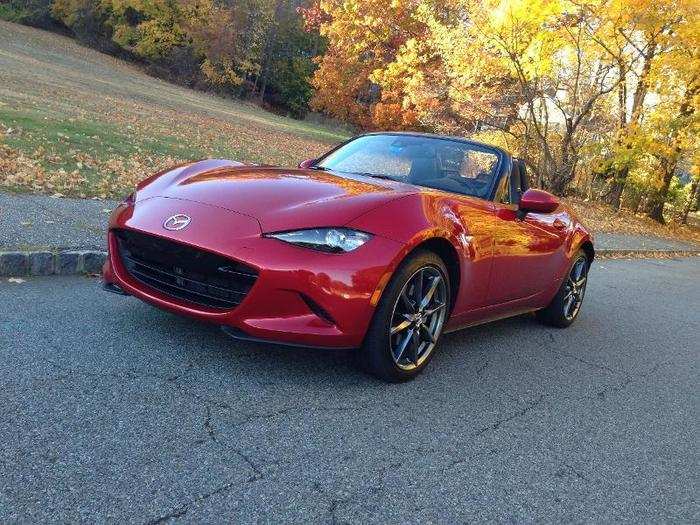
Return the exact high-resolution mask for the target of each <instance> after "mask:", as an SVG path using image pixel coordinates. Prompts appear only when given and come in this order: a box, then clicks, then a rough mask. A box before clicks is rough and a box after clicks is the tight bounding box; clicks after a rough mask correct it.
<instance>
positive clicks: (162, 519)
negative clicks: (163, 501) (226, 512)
mask: <svg viewBox="0 0 700 525" xmlns="http://www.w3.org/2000/svg"><path fill="white" fill-rule="evenodd" d="M237 484H238V483H237V482H236V481H229V482H227V483H225V484H223V485H221V486H220V487H217V488H215V489H214V490H212V491H210V492H206V493H204V494H200V495H199V496H197V497H195V498H193V499H191V500H189V501H188V502H187V503H184V504H182V505H180V506H179V507H177V508H175V509H173V510H171V511H169V512H168V513H166V514H163V515H162V516H159V517H157V518H155V519H152V520H149V521H147V522H146V523H147V524H148V525H158V524H160V523H167V522H168V521H170V520H172V519H175V518H181V517H183V516H184V515H186V514H187V513H188V512H189V510H190V507H191V506H193V505H198V504H200V503H204V502H205V501H207V500H208V499H209V498H211V497H213V496H216V495H218V494H222V493H224V492H227V491H229V490H231V489H232V488H234V487H235V486H236V485H237Z"/></svg>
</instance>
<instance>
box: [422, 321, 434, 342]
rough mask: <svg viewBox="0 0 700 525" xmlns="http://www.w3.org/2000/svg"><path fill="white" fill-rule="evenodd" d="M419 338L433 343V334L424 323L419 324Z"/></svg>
mask: <svg viewBox="0 0 700 525" xmlns="http://www.w3.org/2000/svg"><path fill="white" fill-rule="evenodd" d="M420 333H421V339H422V340H423V341H425V342H427V343H433V344H434V343H435V336H434V335H433V334H432V332H431V331H430V330H429V329H428V327H427V326H425V325H424V324H422V325H420Z"/></svg>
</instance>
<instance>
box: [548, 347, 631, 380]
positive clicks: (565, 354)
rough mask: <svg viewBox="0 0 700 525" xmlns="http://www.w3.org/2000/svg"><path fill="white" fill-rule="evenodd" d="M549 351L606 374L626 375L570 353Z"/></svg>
mask: <svg viewBox="0 0 700 525" xmlns="http://www.w3.org/2000/svg"><path fill="white" fill-rule="evenodd" d="M548 350H549V351H550V352H552V353H553V354H557V355H560V356H563V357H568V358H569V359H573V360H574V361H578V362H579V363H583V364H584V365H587V366H590V367H593V368H597V369H598V370H603V371H604V372H608V373H610V374H614V375H619V374H621V373H624V370H615V369H614V368H611V367H609V366H607V365H603V364H600V363H596V362H594V361H588V360H586V359H583V358H581V357H579V356H577V355H574V354H570V353H569V352H565V351H563V350H555V349H553V348H548Z"/></svg>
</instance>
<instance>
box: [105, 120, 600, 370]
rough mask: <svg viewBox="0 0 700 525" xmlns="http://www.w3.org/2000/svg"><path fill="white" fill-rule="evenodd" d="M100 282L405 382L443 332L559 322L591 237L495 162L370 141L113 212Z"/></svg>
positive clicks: (143, 189)
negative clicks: (346, 358) (344, 355)
mask: <svg viewBox="0 0 700 525" xmlns="http://www.w3.org/2000/svg"><path fill="white" fill-rule="evenodd" d="M108 235H109V257H108V259H107V262H106V263H105V266H104V272H103V273H104V286H105V287H106V288H107V289H108V290H111V291H114V292H117V293H123V294H129V295H133V296H135V297H137V298H139V299H142V300H143V301H146V302H148V303H150V304H152V305H154V306H157V307H159V308H163V309H165V310H169V311H171V312H175V313H178V314H183V315H187V316H190V317H194V318H196V319H200V320H203V321H208V322H210V323H215V324H217V325H220V326H221V327H222V328H223V330H224V331H225V332H226V333H228V334H229V335H231V336H233V337H236V338H240V339H247V340H254V341H264V342H274V343H283V344H288V345H296V346H310V347H321V348H351V349H356V351H357V356H358V358H359V361H360V363H361V364H362V365H363V366H364V368H365V369H366V370H368V371H369V372H371V373H373V374H375V375H378V376H380V377H382V378H384V379H387V380H390V381H400V380H405V379H409V378H411V377H414V376H415V375H416V374H418V373H419V372H420V371H421V370H423V369H424V368H425V367H426V365H427V364H428V362H429V361H430V360H431V358H432V357H433V355H434V354H435V350H436V348H437V346H438V344H439V340H440V336H441V335H442V334H443V333H445V332H449V331H453V330H457V329H460V328H463V327H467V326H471V325H475V324H479V323H484V322H486V321H491V320H495V319H501V318H504V317H509V316H514V315H518V314H522V313H526V312H536V315H537V317H538V318H539V319H540V320H542V321H543V322H545V323H547V324H550V325H554V326H557V327H565V326H568V325H570V324H571V323H572V322H573V321H574V319H575V318H576V316H577V315H578V313H579V311H580V309H581V304H582V302H583V298H584V293H585V291H586V280H587V275H588V270H589V268H590V265H591V262H592V260H593V256H594V252H593V243H592V238H591V235H590V234H589V233H588V232H587V231H586V229H585V228H584V227H583V226H582V225H581V223H580V222H579V221H578V220H577V219H576V217H575V216H574V215H573V213H572V212H571V211H570V210H569V209H567V208H566V207H565V206H564V205H563V204H560V203H559V202H558V201H557V199H556V198H555V197H554V196H552V195H550V194H548V193H545V192H543V191H539V190H535V189H528V179H527V175H526V170H525V165H524V163H523V162H522V161H521V160H518V159H515V158H513V157H511V156H510V155H509V154H508V153H506V152H505V151H503V150H501V149H498V148H495V147H491V146H487V145H485V144H480V143H477V142H472V141H469V140H464V139H460V138H454V137H443V136H436V135H426V134H417V133H370V134H366V135H361V136H359V137H356V138H354V139H351V140H349V141H348V142H346V143H344V144H342V145H340V146H338V147H337V148H335V149H333V150H331V151H330V152H328V153H326V154H325V155H323V156H322V157H320V158H317V159H312V160H307V161H304V162H302V163H301V164H300V165H299V167H298V168H296V169H287V168H277V167H267V166H256V165H246V164H242V163H239V162H234V161H228V160H204V161H200V162H194V163H190V164H186V165H183V166H179V167H176V168H174V169H171V170H168V171H164V172H161V173H158V174H156V175H154V176H152V177H150V178H148V179H146V180H144V181H143V182H142V183H140V184H139V185H138V187H137V189H136V191H135V192H134V193H133V194H132V195H130V196H129V197H128V198H126V199H125V200H124V202H122V203H121V204H120V205H119V206H118V207H117V209H116V210H115V211H114V212H113V214H112V216H111V218H110V223H109V234H108Z"/></svg>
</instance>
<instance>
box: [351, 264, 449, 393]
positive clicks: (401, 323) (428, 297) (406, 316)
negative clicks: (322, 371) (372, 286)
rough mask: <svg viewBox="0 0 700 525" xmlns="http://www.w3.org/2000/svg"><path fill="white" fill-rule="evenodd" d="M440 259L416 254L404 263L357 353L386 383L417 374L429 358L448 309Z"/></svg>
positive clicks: (390, 285) (445, 276) (385, 295)
mask: <svg viewBox="0 0 700 525" xmlns="http://www.w3.org/2000/svg"><path fill="white" fill-rule="evenodd" d="M447 275H448V274H447V269H446V268H445V264H444V263H443V262H442V259H440V257H438V256H437V255H435V254H434V253H432V252H427V251H421V252H418V253H416V254H414V255H412V256H410V257H409V258H408V259H407V260H406V261H404V262H403V263H402V264H401V266H400V267H399V269H398V270H397V271H396V273H395V274H394V276H393V278H392V279H391V281H390V282H389V285H388V286H387V288H386V289H385V291H384V293H383V294H382V298H381V300H380V301H379V304H378V305H377V310H376V312H375V314H374V317H373V319H372V323H371V324H370V328H369V330H368V331H367V336H366V337H365V341H364V344H363V346H362V348H361V350H360V354H359V357H360V362H361V364H362V366H363V367H364V368H365V369H366V370H367V371H368V372H370V373H372V374H374V375H376V376H378V377H380V378H382V379H385V380H388V381H406V380H408V379H411V378H413V377H415V376H416V375H418V374H419V373H420V372H421V371H422V370H423V369H424V368H425V367H426V365H427V364H428V362H429V361H430V359H432V357H433V353H434V351H435V347H436V345H437V343H438V340H439V339H440V335H441V334H442V329H443V327H444V325H445V321H446V320H447V316H448V313H449V306H450V283H449V279H448V277H447Z"/></svg>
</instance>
